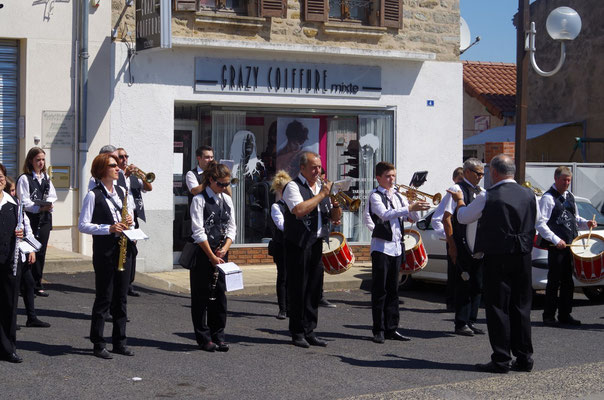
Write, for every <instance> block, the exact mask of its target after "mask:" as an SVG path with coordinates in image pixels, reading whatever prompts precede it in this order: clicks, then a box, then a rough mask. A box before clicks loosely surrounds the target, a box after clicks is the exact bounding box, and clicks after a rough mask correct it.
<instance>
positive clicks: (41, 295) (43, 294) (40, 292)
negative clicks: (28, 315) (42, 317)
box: [34, 289, 48, 297]
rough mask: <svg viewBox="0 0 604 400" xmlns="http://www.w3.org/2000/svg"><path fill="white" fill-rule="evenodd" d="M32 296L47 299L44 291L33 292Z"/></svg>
mask: <svg viewBox="0 0 604 400" xmlns="http://www.w3.org/2000/svg"><path fill="white" fill-rule="evenodd" d="M34 294H35V295H36V296H40V297H48V293H46V291H44V290H42V289H40V290H35V291H34Z"/></svg>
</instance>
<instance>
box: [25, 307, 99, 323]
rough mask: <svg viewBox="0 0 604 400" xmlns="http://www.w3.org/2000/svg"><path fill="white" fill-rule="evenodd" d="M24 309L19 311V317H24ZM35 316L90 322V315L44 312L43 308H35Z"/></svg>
mask: <svg viewBox="0 0 604 400" xmlns="http://www.w3.org/2000/svg"><path fill="white" fill-rule="evenodd" d="M26 314H27V313H26V312H25V309H22V308H20V309H19V315H26ZM36 314H37V315H38V317H53V318H55V317H56V318H65V319H81V320H90V318H91V317H90V314H85V313H75V312H71V311H62V310H45V309H43V308H36Z"/></svg>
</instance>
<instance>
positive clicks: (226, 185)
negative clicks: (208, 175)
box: [216, 181, 231, 188]
mask: <svg viewBox="0 0 604 400" xmlns="http://www.w3.org/2000/svg"><path fill="white" fill-rule="evenodd" d="M216 184H217V185H218V186H220V187H221V188H227V187H229V185H230V184H231V182H227V183H222V182H218V181H216Z"/></svg>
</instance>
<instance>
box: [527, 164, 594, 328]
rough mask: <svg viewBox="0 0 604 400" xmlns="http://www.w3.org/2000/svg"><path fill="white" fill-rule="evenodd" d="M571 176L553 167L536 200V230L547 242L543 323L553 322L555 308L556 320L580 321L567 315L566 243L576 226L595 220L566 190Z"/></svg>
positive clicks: (569, 275) (569, 261) (570, 286)
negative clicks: (546, 187) (550, 182)
mask: <svg viewBox="0 0 604 400" xmlns="http://www.w3.org/2000/svg"><path fill="white" fill-rule="evenodd" d="M572 177H573V175H572V172H571V170H570V168H568V167H566V166H560V167H558V168H556V171H555V172H554V184H553V185H552V187H551V188H550V189H549V190H548V191H547V192H545V194H544V195H543V197H541V200H540V201H539V210H540V212H541V219H540V220H539V224H538V225H537V230H538V231H539V234H540V235H541V236H542V237H543V238H544V239H545V240H547V241H548V242H549V243H551V246H550V247H549V248H548V250H547V265H548V271H547V286H546V287H545V307H544V309H543V324H544V325H546V326H555V325H556V318H555V316H556V309H558V322H560V324H566V325H574V326H578V325H581V321H579V320H578V319H575V318H573V317H572V315H571V312H572V309H573V291H574V289H575V285H574V282H573V258H572V255H571V252H570V247H567V245H569V244H571V243H572V241H573V240H574V239H575V238H576V237H577V236H578V235H579V234H578V229H577V228H579V229H589V228H593V227H596V226H597V223H596V222H595V221H589V220H587V219H585V218H583V217H581V216H580V215H579V212H578V210H577V204H576V203H575V196H574V195H573V194H572V193H571V192H570V190H568V189H569V187H570V182H571V180H572ZM558 289H560V296H558Z"/></svg>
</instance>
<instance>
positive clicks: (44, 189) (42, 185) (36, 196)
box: [17, 147, 57, 297]
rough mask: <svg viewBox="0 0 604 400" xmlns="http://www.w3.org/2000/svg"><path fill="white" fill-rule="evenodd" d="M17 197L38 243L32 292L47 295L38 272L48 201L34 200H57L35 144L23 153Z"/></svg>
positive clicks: (45, 242) (47, 229)
mask: <svg viewBox="0 0 604 400" xmlns="http://www.w3.org/2000/svg"><path fill="white" fill-rule="evenodd" d="M17 198H18V199H19V201H21V202H22V203H23V209H24V210H25V212H26V214H27V217H28V218H29V221H30V222H31V226H32V229H33V233H34V236H35V237H36V239H37V240H38V241H39V242H40V244H42V247H41V248H40V250H38V254H37V255H36V262H35V264H34V265H33V266H32V275H33V278H34V284H35V288H34V292H35V294H36V295H38V296H41V297H48V293H46V291H44V287H43V285H42V274H43V271H44V262H45V260H46V248H47V245H48V239H49V238H50V231H51V230H52V207H53V206H52V205H47V206H39V205H36V204H35V203H34V201H36V200H44V201H48V202H50V203H54V202H55V201H56V200H57V192H56V190H55V187H54V185H53V184H52V181H51V180H50V177H49V176H48V174H47V173H46V153H45V152H44V150H42V149H41V148H39V147H32V148H31V149H30V150H29V151H28V152H27V156H26V157H25V162H24V163H23V174H22V175H21V176H20V177H19V179H18V181H17Z"/></svg>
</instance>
